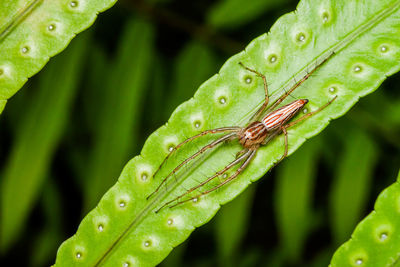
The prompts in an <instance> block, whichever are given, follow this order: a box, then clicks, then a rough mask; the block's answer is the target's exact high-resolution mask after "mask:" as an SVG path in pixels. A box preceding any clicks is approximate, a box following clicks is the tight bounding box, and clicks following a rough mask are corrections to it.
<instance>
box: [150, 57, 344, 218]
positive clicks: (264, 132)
mask: <svg viewBox="0 0 400 267" xmlns="http://www.w3.org/2000/svg"><path fill="white" fill-rule="evenodd" d="M331 55H332V54H331ZM331 55H329V56H328V57H327V58H326V59H324V60H323V61H322V62H321V63H319V64H316V66H315V67H314V68H313V69H312V70H311V71H310V72H308V73H307V74H306V75H305V76H304V77H303V78H302V79H300V80H299V81H298V82H296V83H295V84H294V85H293V87H292V88H290V90H288V91H287V92H286V93H285V94H283V95H282V96H281V97H280V98H278V99H277V100H276V101H275V102H274V103H272V105H271V106H270V107H269V108H268V109H267V110H266V108H267V106H268V103H269V95H268V85H267V79H266V77H265V76H264V75H263V74H261V73H260V72H258V71H256V70H254V69H251V68H249V67H247V66H245V65H244V64H243V63H241V62H239V64H240V65H241V66H242V67H243V68H244V69H246V70H247V71H250V72H252V73H254V74H256V75H257V76H258V77H260V78H262V80H263V83H264V91H265V99H264V103H263V104H262V106H261V107H260V108H259V109H258V110H257V111H256V112H255V113H254V115H252V117H251V119H250V120H249V123H247V125H246V126H245V127H239V126H230V127H221V128H216V129H210V130H206V131H203V132H201V133H199V134H197V135H194V136H192V137H190V138H188V139H186V140H185V141H183V142H182V143H180V144H178V145H177V146H176V147H174V148H173V149H172V150H171V151H170V153H169V154H168V155H167V156H166V158H165V159H164V160H163V162H162V163H161V164H160V166H159V167H158V169H157V170H156V172H155V173H154V175H153V177H154V176H155V175H156V174H157V173H158V172H159V171H160V169H161V167H162V166H163V165H164V163H165V162H166V161H167V160H168V158H169V157H170V156H171V155H172V153H173V152H174V151H176V150H178V149H179V148H181V147H182V146H183V145H185V144H186V143H188V142H190V141H192V140H194V139H196V138H199V137H201V136H204V135H207V134H216V133H227V134H225V135H224V136H222V137H220V138H218V139H217V140H215V141H213V142H211V143H209V144H207V145H205V146H204V147H202V148H201V149H199V150H198V151H197V152H195V153H194V154H193V155H191V156H190V157H188V158H186V159H185V160H184V161H182V162H181V163H180V164H179V165H178V166H176V167H175V168H174V169H173V170H172V171H171V172H170V173H169V174H168V175H167V176H166V177H165V178H164V179H163V180H162V181H161V183H160V184H159V185H158V187H157V188H156V190H155V191H153V193H151V194H150V195H149V196H148V197H147V199H149V198H150V197H151V196H153V195H154V194H155V193H157V192H158V191H159V190H160V188H161V187H162V186H163V185H164V184H165V183H166V182H167V180H168V179H169V178H170V177H171V176H172V175H174V174H175V173H176V172H178V171H179V170H180V169H181V168H182V167H183V166H184V165H186V164H187V163H189V162H190V161H192V160H193V159H195V158H197V157H198V156H200V155H201V154H203V153H204V152H205V151H206V150H209V149H211V148H214V147H215V146H217V145H219V144H221V143H223V142H227V141H233V140H238V141H239V143H240V145H241V146H242V150H241V151H239V152H238V153H237V154H236V158H235V159H234V160H233V161H232V162H230V163H229V164H228V165H226V166H225V167H224V168H223V169H221V170H219V171H217V172H216V173H215V174H214V175H212V176H210V177H208V178H207V179H206V180H204V181H203V182H201V183H199V184H198V185H196V186H194V187H192V188H190V189H188V190H186V192H184V193H183V194H181V195H179V196H177V197H175V198H174V199H172V200H170V201H168V202H166V203H165V204H163V205H162V206H161V207H160V208H159V209H158V210H156V213H157V212H159V211H160V210H161V209H163V208H164V207H166V206H169V207H170V208H173V207H175V206H177V205H180V204H182V203H185V202H187V201H190V200H193V201H197V200H198V198H199V197H201V196H204V195H206V194H209V193H211V192H213V191H215V190H217V189H218V188H220V187H222V186H224V185H225V184H227V183H229V182H231V181H232V180H234V179H235V178H236V177H237V176H238V175H239V174H240V173H241V172H242V171H243V170H244V169H245V168H246V167H247V166H248V165H249V164H250V162H251V160H252V159H253V158H254V156H255V155H256V153H257V150H258V149H259V148H260V147H261V146H263V145H266V144H268V143H269V142H270V141H271V140H272V139H273V138H274V137H276V136H277V135H279V134H281V133H283V134H284V141H285V148H284V153H283V155H282V157H281V158H280V159H279V160H278V161H277V162H276V163H275V165H277V164H278V163H279V162H281V161H282V160H283V159H284V158H285V157H286V156H287V154H288V133H287V129H288V128H289V127H291V126H293V125H295V124H297V123H299V122H301V121H303V120H304V119H306V118H309V117H311V116H313V115H314V114H316V113H318V112H319V111H321V110H323V109H324V108H326V107H327V106H328V105H330V104H331V103H332V102H333V101H334V100H335V99H336V97H337V96H334V97H333V98H332V99H331V100H330V101H329V102H327V103H326V104H325V105H323V106H321V107H320V108H318V109H317V110H315V111H313V112H309V113H307V114H306V115H304V116H302V117H300V118H299V119H297V120H295V121H292V122H289V121H290V120H291V119H292V118H293V117H294V116H295V115H296V114H297V113H298V112H299V111H300V110H301V109H302V108H303V107H304V106H305V105H306V104H307V103H308V99H298V100H295V101H293V102H291V103H289V104H287V105H284V106H282V107H280V108H277V107H278V106H279V104H280V103H282V101H284V100H285V98H286V97H287V96H289V95H290V94H291V93H292V92H293V91H294V90H295V89H296V88H298V87H299V86H300V85H301V84H302V83H303V82H304V81H305V80H307V79H308V78H309V77H310V76H311V75H312V74H313V73H314V72H315V71H316V70H317V69H318V68H319V67H320V66H321V65H322V64H323V63H325V62H326V61H327V60H328V59H329V57H330V56H331ZM265 110H266V111H265ZM264 113H265V114H266V115H264V116H262V115H263V114H264ZM239 163H241V165H240V166H239V168H237V170H236V171H235V172H234V173H233V174H232V175H231V176H229V177H226V178H225V179H224V180H223V181H222V182H220V183H219V184H218V185H216V186H214V187H212V188H210V189H207V190H206V191H203V192H201V193H200V194H198V195H196V196H194V197H190V198H187V199H184V200H181V199H182V198H183V197H184V196H185V195H188V194H190V193H191V192H193V191H195V190H197V189H199V188H201V187H203V186H204V185H206V184H207V183H209V182H210V181H212V180H214V179H215V178H216V177H219V176H221V175H223V174H224V173H225V172H227V171H228V170H229V169H231V168H232V167H234V166H236V165H238V164H239ZM275 165H274V166H275ZM175 201H177V203H175V204H173V205H171V203H173V202H175Z"/></svg>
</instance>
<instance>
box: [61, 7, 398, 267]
mask: <svg viewBox="0 0 400 267" xmlns="http://www.w3.org/2000/svg"><path fill="white" fill-rule="evenodd" d="M399 6H400V1H394V0H391V1H389V0H387V1H379V2H377V1H372V0H370V1H362V2H361V1H344V0H343V1H332V2H329V1H324V2H319V1H317V2H315V1H312V0H303V1H302V2H300V4H299V6H298V9H297V11H296V12H295V13H294V12H293V13H290V14H287V15H285V16H283V17H281V18H280V19H279V20H278V22H277V23H276V24H275V25H274V26H273V27H272V29H271V31H270V33H269V34H268V35H267V34H264V35H262V36H260V37H258V38H257V39H255V40H254V41H252V42H251V43H250V44H249V45H248V47H247V48H246V50H245V51H244V52H241V53H239V54H238V55H235V56H233V57H232V58H230V59H229V60H228V61H227V62H226V63H225V64H224V65H223V67H222V69H221V70H220V72H219V74H217V75H215V76H213V77H211V78H210V79H209V80H208V81H206V82H205V83H203V84H202V85H201V86H200V88H199V90H198V91H197V92H196V94H195V96H194V98H192V99H190V100H189V101H187V102H185V103H183V104H182V105H180V106H179V107H178V108H177V109H176V110H175V112H174V113H173V114H172V116H171V118H170V119H169V121H168V123H167V124H166V125H165V126H163V127H161V128H160V129H158V130H157V131H156V132H155V133H153V134H152V135H151V136H150V137H149V139H148V140H147V141H146V143H145V145H144V148H143V150H142V152H141V155H140V156H137V157H135V158H133V159H132V160H131V161H130V162H129V163H128V164H127V165H126V166H125V168H124V170H123V171H122V173H121V176H120V178H119V180H118V182H117V184H116V185H114V186H113V187H112V188H111V189H110V190H109V191H108V192H107V193H106V194H105V195H104V197H103V198H102V200H101V201H100V202H99V204H98V206H97V208H95V209H94V210H93V211H92V212H90V213H89V214H88V215H87V216H86V217H85V218H84V219H83V221H82V222H81V224H80V226H79V229H78V231H77V233H76V235H74V236H73V237H72V238H70V239H69V240H67V241H66V242H64V243H63V244H62V246H61V247H60V248H59V251H58V255H57V259H56V265H58V266H121V265H123V264H125V265H126V264H127V265H146V266H152V265H156V264H157V263H159V262H160V261H161V260H162V259H163V258H164V257H165V256H166V255H167V254H168V253H169V252H170V251H171V250H172V248H173V247H174V246H177V245H178V244H180V243H181V242H182V241H183V240H185V239H186V238H187V237H188V236H189V234H190V233H191V232H192V231H193V230H194V229H195V227H198V226H200V225H202V224H204V223H206V222H208V221H209V220H210V219H211V218H212V217H213V215H214V214H215V213H216V212H217V211H218V209H219V208H220V205H222V204H224V203H226V202H228V201H230V200H232V199H233V198H234V197H235V196H237V195H238V194H239V193H240V192H242V191H243V190H244V189H245V188H246V187H247V186H248V185H249V184H250V183H251V182H253V181H256V180H257V179H259V178H260V177H261V176H262V175H263V174H265V172H266V171H267V170H268V169H269V168H270V167H271V166H272V165H273V163H274V162H275V161H276V160H277V159H279V158H280V157H281V155H282V153H283V151H284V145H283V138H282V136H280V137H278V138H276V139H274V140H273V141H272V142H271V143H270V144H269V145H268V146H264V147H262V148H260V149H259V151H258V152H257V156H256V157H255V158H254V160H253V161H252V162H251V164H250V165H249V166H248V167H247V168H246V169H245V170H244V172H243V173H242V174H241V175H240V176H239V177H238V178H237V179H236V180H235V181H234V182H232V183H230V184H229V185H227V186H225V187H223V188H221V189H220V190H217V191H216V192H214V193H212V194H208V195H206V196H205V197H202V198H201V199H199V201H198V202H196V203H194V202H193V203H192V202H188V203H186V204H184V205H180V206H178V207H175V208H173V209H169V208H165V209H163V210H161V211H160V212H159V213H155V212H154V211H155V210H156V209H157V208H158V207H160V206H161V205H162V204H163V203H165V202H166V201H168V200H170V199H173V198H174V197H175V196H177V195H179V194H181V193H183V192H186V189H185V188H189V187H191V186H194V185H197V184H198V182H199V181H200V180H203V179H205V177H206V176H209V175H211V174H213V173H214V171H215V170H220V169H221V168H222V167H223V166H226V165H227V164H228V162H230V161H232V160H233V159H234V158H235V154H236V153H237V152H238V151H239V150H240V149H241V148H240V145H239V144H238V143H237V142H230V143H228V144H224V145H221V146H220V147H218V148H217V149H215V150H214V151H212V153H208V154H204V155H203V157H201V158H200V159H199V160H197V161H195V162H194V163H193V164H191V165H188V166H186V167H185V168H184V169H183V170H182V172H179V173H178V174H177V175H176V176H175V177H174V178H172V179H170V180H169V182H168V183H167V186H165V187H163V188H162V190H160V191H159V192H158V194H156V195H154V196H153V197H152V198H151V199H150V200H146V197H147V196H148V195H149V194H150V193H151V192H153V191H154V190H155V188H156V187H157V186H158V185H159V184H160V182H161V180H162V179H163V177H165V176H166V174H167V173H168V172H169V171H171V168H172V167H174V166H176V165H177V164H179V163H180V162H182V160H183V159H184V158H186V157H188V156H189V155H191V154H192V153H193V152H194V151H197V150H198V149H199V147H201V146H203V145H204V144H206V143H208V142H209V141H211V140H215V136H205V137H204V138H201V139H198V140H197V141H195V142H193V143H190V144H188V145H186V146H184V147H183V148H182V149H180V150H179V152H178V153H174V155H173V156H172V157H170V159H169V160H168V162H167V164H166V165H165V166H164V167H163V168H162V170H161V172H160V173H158V175H157V176H155V177H152V174H153V173H154V172H155V170H156V169H157V168H158V166H159V165H160V163H161V162H162V160H163V159H164V158H165V157H166V155H167V154H168V149H169V148H170V147H171V145H176V144H178V143H179V142H181V141H183V140H184V139H185V138H186V137H189V136H192V135H194V134H196V133H198V132H200V131H203V130H206V129H210V128H216V127H222V126H229V125H245V122H246V121H247V120H248V119H249V117H250V116H251V114H253V113H254V112H255V110H256V109H257V107H259V106H260V105H261V103H262V102H263V98H264V89H263V84H262V81H261V79H260V78H258V77H256V76H255V75H253V74H252V73H249V72H248V71H246V70H245V69H243V68H241V67H240V66H239V64H238V62H240V61H241V62H243V63H244V64H245V65H247V66H249V67H251V68H254V69H256V70H258V71H260V72H262V73H265V74H266V75H267V79H268V84H269V88H270V93H271V95H272V96H271V101H273V100H275V99H277V97H278V96H280V95H282V94H283V93H284V91H285V89H286V88H287V87H290V86H292V85H293V84H294V82H295V80H299V79H300V78H301V77H303V76H304V75H306V73H307V71H308V70H310V69H311V68H312V67H313V66H315V64H316V62H321V61H322V60H323V59H325V58H327V57H328V56H329V55H331V53H332V52H335V55H333V56H332V57H331V58H329V60H328V61H327V62H326V63H325V64H324V65H323V66H322V67H321V68H320V69H319V70H318V71H317V72H316V74H315V76H313V77H311V78H310V79H309V80H307V81H306V82H305V83H304V84H303V85H302V86H301V87H300V88H298V90H296V91H295V92H294V93H293V94H292V95H293V97H296V98H308V99H309V101H310V102H309V104H307V109H308V110H316V109H317V108H318V107H321V106H322V105H324V104H325V103H327V102H328V101H329V100H331V99H332V98H333V97H334V96H335V95H337V96H338V98H337V99H336V100H335V101H334V102H333V103H332V104H331V105H329V106H328V107H327V108H326V109H324V110H323V111H322V112H320V113H318V114H317V115H315V116H313V117H311V118H309V119H307V120H305V121H303V122H301V123H300V124H298V125H296V126H294V127H292V128H291V129H289V154H291V153H293V152H294V151H295V150H296V149H297V148H298V147H299V146H300V145H301V144H302V143H304V142H305V140H306V139H307V138H310V137H312V136H314V135H316V134H318V133H319V132H320V131H321V130H322V129H323V128H324V127H326V125H327V124H328V123H329V121H330V120H332V119H333V118H337V117H340V116H341V115H343V114H344V113H346V111H348V110H349V109H350V107H352V106H353V105H354V104H355V103H356V102H357V101H358V99H359V98H360V97H361V96H364V95H366V94H369V93H371V92H373V91H374V90H375V89H376V88H377V87H378V86H379V85H380V84H381V83H382V82H383V81H384V80H385V79H386V77H387V76H389V75H391V74H393V73H395V72H396V71H398V70H399V67H400V64H399V62H400V61H399V57H400V49H399V46H400V35H399V34H397V33H398V32H399V26H398V25H399V24H398V22H399V19H400V11H399ZM249 81H250V82H249ZM221 99H224V100H225V101H221ZM287 101H290V99H288V100H287ZM144 116H147V114H144ZM147 118H148V117H146V119H147ZM217 183H218V181H217V180H216V181H215V182H214V183H213V184H210V185H209V186H207V187H206V188H205V189H202V190H206V189H209V188H211V187H212V186H215V185H216V184H217ZM195 193H198V192H195Z"/></svg>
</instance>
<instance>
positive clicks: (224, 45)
mask: <svg viewBox="0 0 400 267" xmlns="http://www.w3.org/2000/svg"><path fill="white" fill-rule="evenodd" d="M296 5H297V1H292V0H280V1H277V0H247V1H245V2H243V1H241V0H218V1H211V0H205V1H201V0H198V1H184V0H147V1H144V0H143V1H136V0H120V1H119V2H118V3H117V4H116V6H114V7H113V8H112V9H111V10H109V11H107V12H105V13H104V14H101V15H100V16H99V18H98V19H97V21H96V22H95V24H94V26H93V27H92V28H90V29H89V30H87V31H86V32H84V33H82V34H80V35H78V37H77V38H75V39H74V40H73V41H72V42H71V44H70V45H69V46H68V48H67V49H66V50H65V51H64V52H62V53H61V54H60V55H58V56H56V57H55V58H53V59H51V60H50V62H49V63H48V64H47V65H46V67H45V68H44V69H43V70H42V71H41V72H40V73H39V74H38V75H36V76H35V77H33V78H32V79H30V80H29V81H28V82H27V84H26V85H25V88H23V89H22V90H20V91H19V92H18V93H17V95H15V96H14V97H12V98H11V99H10V101H9V103H8V105H7V107H6V109H5V111H4V112H3V114H2V115H1V116H0V196H1V209H0V212H1V217H0V259H1V260H0V264H1V265H2V266H9V265H5V264H12V265H13V266H48V265H50V264H53V263H54V260H55V255H56V251H57V248H58V246H59V245H60V244H61V242H62V241H64V240H65V239H67V238H68V237H70V236H72V235H73V234H74V233H75V231H76V229H77V227H78V225H79V222H80V221H81V219H82V218H83V217H84V216H85V214H87V212H88V211H90V210H91V209H92V208H94V207H95V206H96V203H97V202H98V200H99V199H100V198H101V196H102V195H103V194H104V193H105V192H106V190H107V189H108V188H109V187H110V186H111V185H113V184H114V183H115V182H116V180H117V178H118V175H119V173H120V171H121V170H122V167H123V166H124V165H125V164H126V163H127V161H128V160H129V159H130V158H132V157H134V156H135V155H137V154H139V153H140V149H141V147H142V146H143V143H144V141H145V140H146V138H147V136H148V135H149V134H150V133H152V132H153V131H154V130H156V129H157V128H158V127H160V126H161V125H163V124H164V123H165V122H166V121H167V119H168V118H169V116H170V114H171V112H172V111H173V110H174V109H175V108H176V107H177V106H178V105H179V104H180V103H182V102H183V101H185V100H187V99H189V98H190V97H191V96H192V95H193V94H194V92H195V90H196V89H197V88H198V86H199V85H200V84H201V83H202V82H204V81H205V80H206V79H208V78H209V77H210V76H211V75H213V74H214V73H216V72H217V71H218V69H219V68H220V67H221V66H222V64H223V63H224V62H225V61H226V59H227V58H229V57H230V56H232V55H233V54H235V53H237V52H239V51H241V50H243V49H244V48H245V45H246V44H247V43H249V42H250V41H251V40H252V39H254V38H255V37H257V36H259V35H261V34H263V33H264V32H266V31H268V29H269V28H270V27H271V26H272V24H273V23H274V21H276V19H278V18H279V17H280V16H281V15H283V14H285V13H287V12H290V11H293V10H294V9H295V8H296ZM267 79H268V77H267ZM381 87H382V88H380V89H379V90H378V91H377V92H375V93H373V94H372V95H369V96H367V97H365V98H364V99H362V100H361V101H360V102H359V103H358V104H357V105H356V107H354V108H353V109H352V110H351V111H350V112H349V113H348V114H347V115H346V116H345V117H343V118H341V119H338V120H336V121H333V122H332V123H331V124H330V125H329V126H328V128H327V129H326V130H325V131H323V132H322V133H321V134H319V135H318V136H317V137H315V138H313V139H312V140H310V141H308V142H306V143H305V144H304V145H303V146H302V147H301V148H300V149H299V150H298V151H297V152H296V153H295V154H294V155H293V156H291V157H289V158H288V159H286V160H285V161H284V162H283V163H282V164H280V165H279V166H278V167H276V168H275V169H274V170H272V171H270V172H268V173H267V174H266V176H265V177H264V178H263V179H261V180H260V181H259V182H257V183H256V184H253V185H251V186H250V187H249V188H248V189H247V190H246V191H245V192H244V193H243V194H242V195H241V196H239V197H238V198H237V199H235V200H234V201H233V202H231V203H229V204H227V205H226V206H224V207H223V208H222V209H221V211H220V212H219V213H218V214H217V216H216V217H215V218H214V219H213V220H212V221H211V222H210V223H208V224H206V225H205V226H203V227H201V228H200V229H197V230H196V231H195V232H194V233H193V234H192V235H191V237H190V238H189V240H187V241H186V242H184V243H183V244H182V245H180V246H179V247H177V248H176V249H174V250H173V252H172V253H171V254H170V256H169V257H168V258H167V259H166V260H165V261H164V262H163V263H162V264H161V265H162V266H188V265H189V264H190V265H191V266H243V267H244V266H278V267H279V266H327V265H328V264H329V260H330V258H331V256H332V254H333V253H334V251H335V250H336V248H337V247H338V246H339V245H340V244H342V243H343V242H344V241H346V240H347V239H348V238H349V237H350V234H351V232H352V230H353V228H354V227H355V225H356V224H357V222H359V221H360V220H361V218H363V217H364V216H365V215H366V214H368V213H369V212H370V211H371V210H372V208H373V203H374V201H375V199H376V197H377V195H378V194H379V192H380V191H381V190H383V189H384V188H385V187H387V186H388V185H390V184H391V183H393V182H394V181H395V177H396V175H397V172H398V168H399V166H400V152H399V151H400V150H399V148H400V90H399V88H400V77H399V76H398V75H397V76H394V77H391V78H389V79H388V80H387V81H385V83H384V84H383V85H382V86H381ZM289 145H290V144H289Z"/></svg>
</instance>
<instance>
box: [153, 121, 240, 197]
mask: <svg viewBox="0 0 400 267" xmlns="http://www.w3.org/2000/svg"><path fill="white" fill-rule="evenodd" d="M231 128H233V127H231ZM237 129H240V127H237ZM235 130H236V128H235ZM231 131H232V130H231ZM236 131H238V130H236ZM234 136H236V132H234V133H230V134H226V135H224V136H222V137H221V138H219V139H217V140H215V141H213V142H211V143H209V144H208V145H205V146H203V147H202V148H201V149H200V150H199V151H197V152H196V153H194V154H193V155H191V156H190V157H188V158H187V159H185V160H184V161H183V162H181V163H180V164H179V165H178V166H176V167H175V169H173V170H172V171H171V172H170V173H169V174H168V175H167V176H166V177H165V178H164V179H163V180H162V182H161V183H160V184H159V185H158V187H157V189H156V190H155V191H153V193H151V194H150V195H149V196H148V197H147V199H149V198H150V197H151V196H153V195H154V194H155V193H157V192H158V190H160V188H161V187H162V185H163V184H164V183H165V182H166V181H167V180H168V178H169V177H171V176H172V175H173V174H175V173H176V172H177V171H178V170H179V169H180V168H181V167H182V166H184V165H185V164H186V163H188V162H189V161H191V160H193V159H195V158H196V157H198V156H199V155H201V154H203V153H204V152H205V151H206V150H207V149H210V148H213V147H215V146H216V145H218V144H220V143H222V142H224V141H226V140H229V139H231V138H232V137H234Z"/></svg>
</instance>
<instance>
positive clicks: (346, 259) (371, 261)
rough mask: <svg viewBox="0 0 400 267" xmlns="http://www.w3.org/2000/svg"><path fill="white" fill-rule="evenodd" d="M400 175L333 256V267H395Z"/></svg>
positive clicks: (399, 247) (398, 246) (398, 248)
mask: <svg viewBox="0 0 400 267" xmlns="http://www.w3.org/2000/svg"><path fill="white" fill-rule="evenodd" d="M399 196H400V173H399V176H398V178H397V182H396V183H394V184H393V185H391V186H389V187H388V188H386V189H385V190H384V191H383V192H382V193H381V194H380V195H379V196H378V199H377V200H376V202H375V207H374V211H373V212H371V213H370V214H369V215H368V216H367V217H366V218H365V219H364V220H362V221H361V222H360V223H359V224H358V225H357V227H356V229H355V230H354V232H353V234H352V236H351V239H350V240H349V241H347V242H346V243H344V244H343V245H342V246H340V248H339V249H338V250H337V251H336V252H335V254H334V255H333V258H332V261H331V265H330V266H332V267H335V266H340V267H343V266H365V267H369V266H371V267H372V266H398V264H399V262H400V258H399V255H400V235H399V234H398V233H397V230H398V228H399V227H400V216H399V210H400V201H399Z"/></svg>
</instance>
